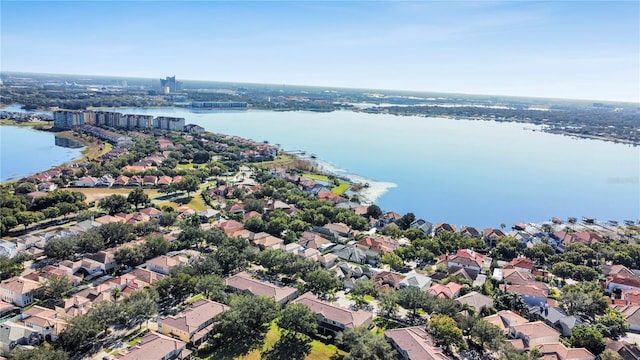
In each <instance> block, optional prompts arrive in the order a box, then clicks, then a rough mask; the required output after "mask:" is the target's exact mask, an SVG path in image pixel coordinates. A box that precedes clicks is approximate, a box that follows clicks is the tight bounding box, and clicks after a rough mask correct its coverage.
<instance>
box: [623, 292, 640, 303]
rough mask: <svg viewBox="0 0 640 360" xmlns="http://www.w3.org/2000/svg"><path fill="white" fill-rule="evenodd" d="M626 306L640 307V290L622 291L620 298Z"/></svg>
mask: <svg viewBox="0 0 640 360" xmlns="http://www.w3.org/2000/svg"><path fill="white" fill-rule="evenodd" d="M620 298H621V299H622V300H625V302H626V304H636V305H640V290H622V294H621V297H620Z"/></svg>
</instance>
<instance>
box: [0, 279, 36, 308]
mask: <svg viewBox="0 0 640 360" xmlns="http://www.w3.org/2000/svg"><path fill="white" fill-rule="evenodd" d="M39 287H40V284H39V283H38V282H36V281H33V280H29V279H25V278H23V277H17V276H16V277H12V278H10V279H7V280H4V281H2V282H1V283H0V299H2V301H6V302H9V303H12V304H14V305H17V306H20V307H25V306H27V305H29V304H31V303H32V302H33V293H34V291H35V290H36V289H38V288H39Z"/></svg>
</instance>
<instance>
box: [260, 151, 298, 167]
mask: <svg viewBox="0 0 640 360" xmlns="http://www.w3.org/2000/svg"><path fill="white" fill-rule="evenodd" d="M292 160H293V159H292V158H291V156H289V155H287V154H281V155H278V156H277V157H276V158H275V160H271V161H262V162H254V163H251V164H252V165H255V166H266V167H268V166H271V165H282V164H288V163H290V162H291V161H292Z"/></svg>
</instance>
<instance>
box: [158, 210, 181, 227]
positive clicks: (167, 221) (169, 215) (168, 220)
mask: <svg viewBox="0 0 640 360" xmlns="http://www.w3.org/2000/svg"><path fill="white" fill-rule="evenodd" d="M177 218H178V214H176V213H175V212H174V211H171V212H169V211H163V212H162V215H160V219H159V220H158V221H159V224H160V226H164V227H168V226H172V225H173V224H175V222H176V219H177Z"/></svg>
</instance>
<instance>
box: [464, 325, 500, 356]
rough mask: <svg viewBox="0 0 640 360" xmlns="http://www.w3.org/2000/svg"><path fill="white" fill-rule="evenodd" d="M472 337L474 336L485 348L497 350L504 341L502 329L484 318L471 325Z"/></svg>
mask: <svg viewBox="0 0 640 360" xmlns="http://www.w3.org/2000/svg"><path fill="white" fill-rule="evenodd" d="M471 337H472V338H474V339H475V340H476V341H477V342H478V343H479V344H480V345H481V346H482V348H483V349H489V350H493V351H497V350H498V349H500V347H501V346H502V344H503V343H504V334H503V333H502V329H500V328H499V327H497V326H495V325H493V324H491V323H488V322H486V321H484V320H482V319H480V320H478V321H476V322H475V324H474V325H473V326H472V327H471Z"/></svg>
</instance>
